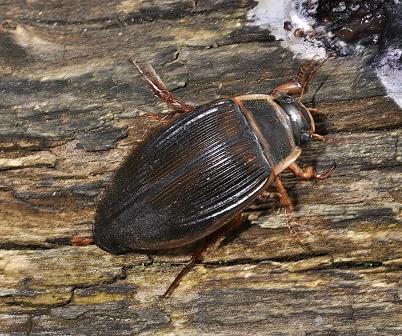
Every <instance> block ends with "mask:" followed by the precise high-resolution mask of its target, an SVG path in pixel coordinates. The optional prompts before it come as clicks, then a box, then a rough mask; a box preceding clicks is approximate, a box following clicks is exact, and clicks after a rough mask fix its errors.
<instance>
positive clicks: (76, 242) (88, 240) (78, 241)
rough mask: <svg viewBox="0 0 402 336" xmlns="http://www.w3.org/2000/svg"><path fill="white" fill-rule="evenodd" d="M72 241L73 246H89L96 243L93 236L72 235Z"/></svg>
mask: <svg viewBox="0 0 402 336" xmlns="http://www.w3.org/2000/svg"><path fill="white" fill-rule="evenodd" d="M70 243H71V245H73V246H87V245H91V244H93V243H94V239H93V238H92V236H79V235H76V236H72V237H71V238H70Z"/></svg>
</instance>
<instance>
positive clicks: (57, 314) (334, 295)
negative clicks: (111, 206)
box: [0, 0, 402, 335]
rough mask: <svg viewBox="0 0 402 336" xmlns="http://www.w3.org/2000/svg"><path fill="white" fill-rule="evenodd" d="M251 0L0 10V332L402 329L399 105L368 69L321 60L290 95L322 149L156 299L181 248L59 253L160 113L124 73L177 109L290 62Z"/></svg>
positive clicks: (88, 221) (83, 226) (261, 85)
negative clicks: (138, 65) (295, 226)
mask: <svg viewBox="0 0 402 336" xmlns="http://www.w3.org/2000/svg"><path fill="white" fill-rule="evenodd" d="M253 5H254V3H253V1H248V0H244V1H229V0H216V1H215V0H202V1H189V0H188V1H187V0H169V1H159V0H151V1H148V0H147V1H145V0H126V1H118V0H115V1H107V2H105V1H99V0H91V1H86V2H69V1H64V2H58V1H53V2H49V1H43V0H37V1H30V2H28V3H25V2H18V1H6V2H3V3H0V20H1V23H0V69H1V76H0V111H1V114H0V118H1V122H0V150H1V156H0V335H134V334H139V335H245V334H249V333H250V331H252V333H253V334H255V335H400V334H401V333H402V324H401V321H402V316H401V315H402V313H401V312H402V309H401V307H400V300H401V297H400V295H401V292H400V278H401V273H402V272H401V265H402V248H401V246H402V245H401V243H402V228H401V219H400V214H401V199H402V195H401V182H402V176H401V160H402V154H401V141H400V139H401V124H402V111H401V109H400V108H399V107H398V106H397V105H396V104H395V103H394V102H393V101H392V100H391V99H389V98H388V97H387V96H386V94H385V90H384V89H383V87H382V85H381V84H380V82H379V81H378V79H377V78H376V76H375V73H374V71H373V70H372V69H371V68H370V67H369V66H368V65H367V58H362V57H356V58H350V59H347V60H333V61H329V62H327V63H326V64H325V65H324V66H323V68H322V70H321V71H320V72H319V74H318V75H317V77H316V79H315V80H314V82H313V83H312V86H311V90H310V92H309V94H308V95H307V96H306V97H305V101H306V102H308V104H309V105H311V103H312V102H315V104H316V106H317V107H319V109H320V113H319V115H318V118H317V120H318V131H319V132H321V133H324V134H327V136H328V138H329V141H327V142H319V143H313V144H312V145H311V146H310V147H309V148H305V149H304V150H303V154H302V158H301V163H302V164H307V163H313V164H316V165H317V167H318V168H319V169H324V168H325V167H327V166H328V165H329V164H331V163H332V162H333V161H335V162H336V163H337V169H336V171H335V173H334V174H333V177H332V178H331V179H329V180H327V181H322V182H300V181H296V179H295V178H293V177H291V176H290V175H289V174H286V173H285V174H284V181H285V184H286V186H287V187H288V190H289V194H290V196H291V198H292V200H293V201H294V203H295V206H296V209H297V213H296V215H297V216H298V217H299V218H300V219H299V221H301V222H302V223H304V225H305V226H306V227H307V229H308V230H309V231H310V233H311V234H307V233H305V232H304V233H300V236H299V240H301V241H302V242H303V243H304V244H305V245H307V246H309V248H308V249H304V248H303V247H302V246H301V245H300V244H298V243H297V239H294V238H292V237H291V235H290V234H289V232H288V230H287V228H286V220H285V216H284V215H283V213H282V212H281V210H280V206H279V202H278V199H277V195H276V194H275V191H274V190H273V191H272V193H271V194H269V196H268V198H267V199H266V200H265V201H264V202H262V201H260V202H257V203H256V204H254V205H253V207H252V208H251V209H248V211H247V212H246V214H245V221H244V225H243V226H242V228H241V229H240V230H239V231H238V232H237V233H236V234H232V235H230V236H229V237H227V238H226V239H225V240H224V241H223V242H222V243H221V247H220V248H219V249H217V250H215V251H213V252H211V253H210V254H209V255H208V256H207V258H206V260H205V262H204V263H203V264H201V265H198V266H197V267H195V269H194V271H193V272H191V273H190V274H189V275H188V276H187V277H186V278H185V279H184V280H183V282H182V283H181V285H180V286H179V288H178V289H177V291H176V292H175V293H174V294H173V296H172V297H171V298H169V299H160V298H159V297H158V295H159V294H161V293H163V291H164V290H165V289H166V288H167V286H168V285H169V283H170V282H171V281H172V279H173V278H174V277H175V275H176V274H177V273H178V272H179V270H180V269H181V267H182V263H183V262H185V261H186V260H188V258H189V253H190V251H174V252H166V253H160V254H157V255H150V256H147V255H144V254H129V255H124V256H112V255H110V254H108V253H106V252H103V251H101V250H100V249H98V248H97V247H96V246H93V245H91V246H85V247H76V246H71V244H70V238H71V237H72V236H74V235H86V234H88V233H89V232H90V230H91V225H92V223H93V218H94V211H95V206H96V200H97V197H98V196H99V194H100V193H101V191H102V190H103V188H104V186H105V185H106V183H107V182H108V180H109V179H110V177H111V174H112V173H113V171H114V170H115V169H116V167H118V165H119V164H120V163H121V162H122V160H123V159H124V157H125V156H126V155H127V154H128V153H129V152H130V151H131V150H132V148H133V147H135V146H136V145H137V144H139V143H140V142H141V141H143V140H144V138H145V137H146V136H147V134H149V132H150V131H151V130H152V129H153V128H155V127H157V123H156V122H152V121H150V120H147V119H145V118H144V117H141V116H140V115H141V114H143V113H145V112H152V111H154V112H155V111H157V112H163V111H167V108H166V106H164V104H162V103H161V102H159V101H158V100H157V99H156V98H155V97H154V96H153V95H152V93H151V92H150V91H149V90H148V88H147V87H146V86H145V85H144V84H143V82H142V81H141V78H140V77H139V75H138V74H137V73H136V72H135V71H134V70H133V68H132V66H131V65H130V64H129V63H128V62H127V59H128V57H134V58H136V59H138V60H141V61H149V62H151V63H152V64H153V65H154V67H155V68H156V70H157V71H158V73H159V74H160V76H161V77H162V79H163V80H164V81H165V82H166V83H167V85H168V86H169V88H170V89H172V90H174V91H175V94H176V95H177V96H179V97H182V98H183V99H184V100H186V101H188V102H190V103H192V104H201V103H204V102H207V101H210V100H213V99H215V98H218V97H227V96H233V95H240V94H247V93H267V92H270V90H271V89H272V88H273V87H274V86H275V85H276V84H278V83H280V82H282V81H284V80H286V79H289V78H291V77H292V76H293V75H294V74H295V73H296V71H297V70H298V68H299V67H300V65H301V64H302V62H301V61H300V60H297V59H293V57H292V55H291V54H290V53H289V52H288V51H286V50H283V49H281V47H280V46H279V43H278V42H275V41H273V38H272V37H271V36H270V34H269V32H267V31H265V30H260V29H258V28H256V27H251V26H248V25H247V19H246V13H247V9H248V8H250V7H252V6H253Z"/></svg>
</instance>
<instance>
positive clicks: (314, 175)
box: [288, 162, 336, 180]
mask: <svg viewBox="0 0 402 336" xmlns="http://www.w3.org/2000/svg"><path fill="white" fill-rule="evenodd" d="M335 167H336V164H335V163H333V164H332V165H331V167H330V168H328V169H327V170H326V171H325V172H323V173H318V172H317V171H316V170H315V169H314V168H313V167H312V166H309V165H307V166H305V167H303V168H300V167H299V166H298V164H297V163H296V162H293V163H292V164H290V165H289V167H288V169H289V170H290V171H291V172H292V173H293V174H294V175H296V176H297V177H299V178H300V179H302V180H325V179H327V178H328V177H330V176H331V174H332V172H333V171H334V169H335Z"/></svg>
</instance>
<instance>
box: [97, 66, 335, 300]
mask: <svg viewBox="0 0 402 336" xmlns="http://www.w3.org/2000/svg"><path fill="white" fill-rule="evenodd" d="M130 62H131V63H132V64H133V65H134V66H135V67H136V68H137V70H138V71H139V73H140V74H141V76H142V77H143V79H144V80H145V82H146V83H147V84H148V85H149V86H150V88H151V89H152V91H153V92H154V94H155V95H156V96H158V97H159V98H161V99H162V100H163V101H164V102H166V103H167V104H168V105H169V106H170V107H171V108H172V109H173V111H172V113H171V114H170V115H169V116H173V115H174V114H179V115H178V116H177V117H175V118H172V119H171V121H169V122H168V124H167V125H166V124H165V125H162V126H161V127H160V128H157V129H156V131H155V132H153V133H152V134H151V136H150V137H149V138H148V139H147V140H146V141H144V142H143V143H142V144H141V145H140V146H139V147H137V148H135V150H134V151H133V152H132V153H131V154H130V155H128V157H127V158H126V159H125V161H124V162H123V163H122V164H121V166H120V167H119V168H118V169H117V171H116V172H115V174H114V177H113V178H112V179H111V182H110V183H109V185H108V186H107V187H106V189H105V192H104V193H103V196H102V197H101V199H100V202H99V204H98V207H97V211H96V216H95V224H94V227H93V237H94V241H95V243H96V244H97V245H98V246H99V247H100V248H101V249H103V250H105V251H108V252H111V253H114V254H120V253H125V252H130V251H149V252H152V251H156V250H162V249H171V248H176V247H180V246H184V245H188V244H190V243H193V242H196V241H202V243H201V244H200V247H199V248H198V249H197V250H196V251H195V252H194V254H193V255H192V257H191V259H190V261H189V263H188V264H187V265H186V266H185V267H184V268H183V269H182V271H181V272H180V273H179V274H178V276H177V277H176V278H175V280H174V281H173V283H172V284H171V285H170V287H169V288H168V289H167V290H166V292H165V294H164V296H165V297H166V296H169V295H170V294H171V293H172V291H173V290H174V288H175V287H176V286H177V285H178V283H179V281H180V280H181V279H182V277H183V276H184V275H185V274H186V273H188V272H189V271H190V269H191V268H192V267H193V266H194V264H195V263H197V262H200V261H201V260H202V255H203V252H204V251H205V250H206V248H207V247H208V246H209V245H211V244H212V243H214V242H216V240H217V238H218V237H222V236H224V235H225V234H226V233H228V232H229V231H231V230H233V229H234V228H235V227H237V226H238V225H239V224H240V223H241V212H242V211H243V210H244V209H245V208H247V207H248V206H249V205H250V204H251V203H252V202H253V201H254V200H255V199H256V198H257V197H258V196H259V195H260V194H262V193H263V192H264V191H265V190H266V189H267V187H268V186H269V185H270V184H271V183H273V182H275V185H276V187H277V189H278V191H279V195H280V201H281V203H282V205H283V206H284V207H285V208H286V209H287V210H288V211H292V209H293V208H292V204H291V202H290V200H289V198H288V196H287V194H286V190H285V188H284V185H283V183H282V182H281V180H280V178H279V174H280V173H281V172H282V171H284V170H285V169H288V170H290V171H291V172H292V173H293V174H295V175H296V176H298V177H300V178H302V179H306V180H309V179H325V178H327V177H329V176H330V174H331V172H332V170H333V169H334V168H335V167H334V166H332V167H331V168H329V169H328V170H327V171H325V172H324V173H322V174H319V173H317V172H316V171H315V169H313V167H311V166H306V167H304V168H300V167H299V166H298V165H297V164H296V162H295V161H296V159H297V158H298V156H299V155H300V153H301V149H300V147H299V146H300V145H302V144H304V143H306V142H308V141H309V140H310V139H312V138H317V139H321V138H322V137H321V136H320V135H318V134H315V133H314V132H315V126H314V120H313V118H312V115H311V113H310V112H312V111H311V110H309V109H308V108H306V107H305V106H304V105H303V103H302V102H301V98H302V96H303V94H304V93H305V92H306V91H307V88H308V83H309V81H310V80H311V78H312V76H313V75H314V73H315V72H316V71H317V70H318V68H319V67H320V66H321V64H322V63H318V62H310V63H307V64H305V65H304V66H303V67H302V68H301V69H300V71H299V72H298V74H297V76H296V77H295V78H294V79H292V80H290V81H288V82H286V83H284V84H281V85H279V86H277V87H276V88H275V89H274V90H273V91H272V92H271V94H270V95H267V94H251V95H243V96H235V97H233V98H224V99H218V100H215V101H212V102H210V103H207V104H204V105H201V106H197V107H193V106H192V105H190V104H188V103H185V102H182V101H180V100H179V99H178V98H176V97H175V96H174V95H173V94H172V93H171V92H169V91H168V90H167V88H166V86H165V85H164V84H163V82H162V81H161V79H160V78H159V76H158V75H157V74H156V72H155V71H154V69H153V68H152V66H150V65H149V64H139V63H137V62H136V61H134V60H130ZM155 116H156V117H157V118H158V119H163V120H166V119H165V116H161V115H155Z"/></svg>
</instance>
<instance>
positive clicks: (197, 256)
mask: <svg viewBox="0 0 402 336" xmlns="http://www.w3.org/2000/svg"><path fill="white" fill-rule="evenodd" d="M241 223H242V216H241V213H240V214H238V215H237V216H236V217H234V218H232V219H231V220H230V221H229V222H228V223H227V224H226V225H224V226H223V228H221V229H220V230H218V231H216V232H214V233H212V234H211V235H210V236H208V237H207V238H205V240H204V241H203V243H202V244H201V246H200V247H199V248H198V249H197V250H196V251H195V253H194V254H193V255H192V256H191V259H190V261H189V262H188V263H187V264H186V265H185V266H184V267H183V269H182V270H181V271H180V273H179V274H178V275H177V276H176V278H175V279H174V280H173V282H172V283H171V284H170V286H169V287H168V289H167V290H166V291H165V293H164V294H163V295H162V297H163V298H168V297H169V296H170V295H171V294H172V293H173V291H174V290H175V289H176V288H177V286H178V285H179V283H180V281H181V280H182V279H183V278H184V276H185V275H186V274H187V273H188V272H190V271H191V270H192V269H193V267H194V266H195V265H196V264H197V263H200V262H201V261H202V260H203V259H204V258H203V255H204V252H206V251H207V250H208V249H209V247H211V246H213V245H215V244H217V243H219V242H221V240H220V239H221V238H224V237H225V236H226V234H228V233H229V232H230V231H233V230H234V229H235V228H237V227H238V226H239V225H240V224H241Z"/></svg>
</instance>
